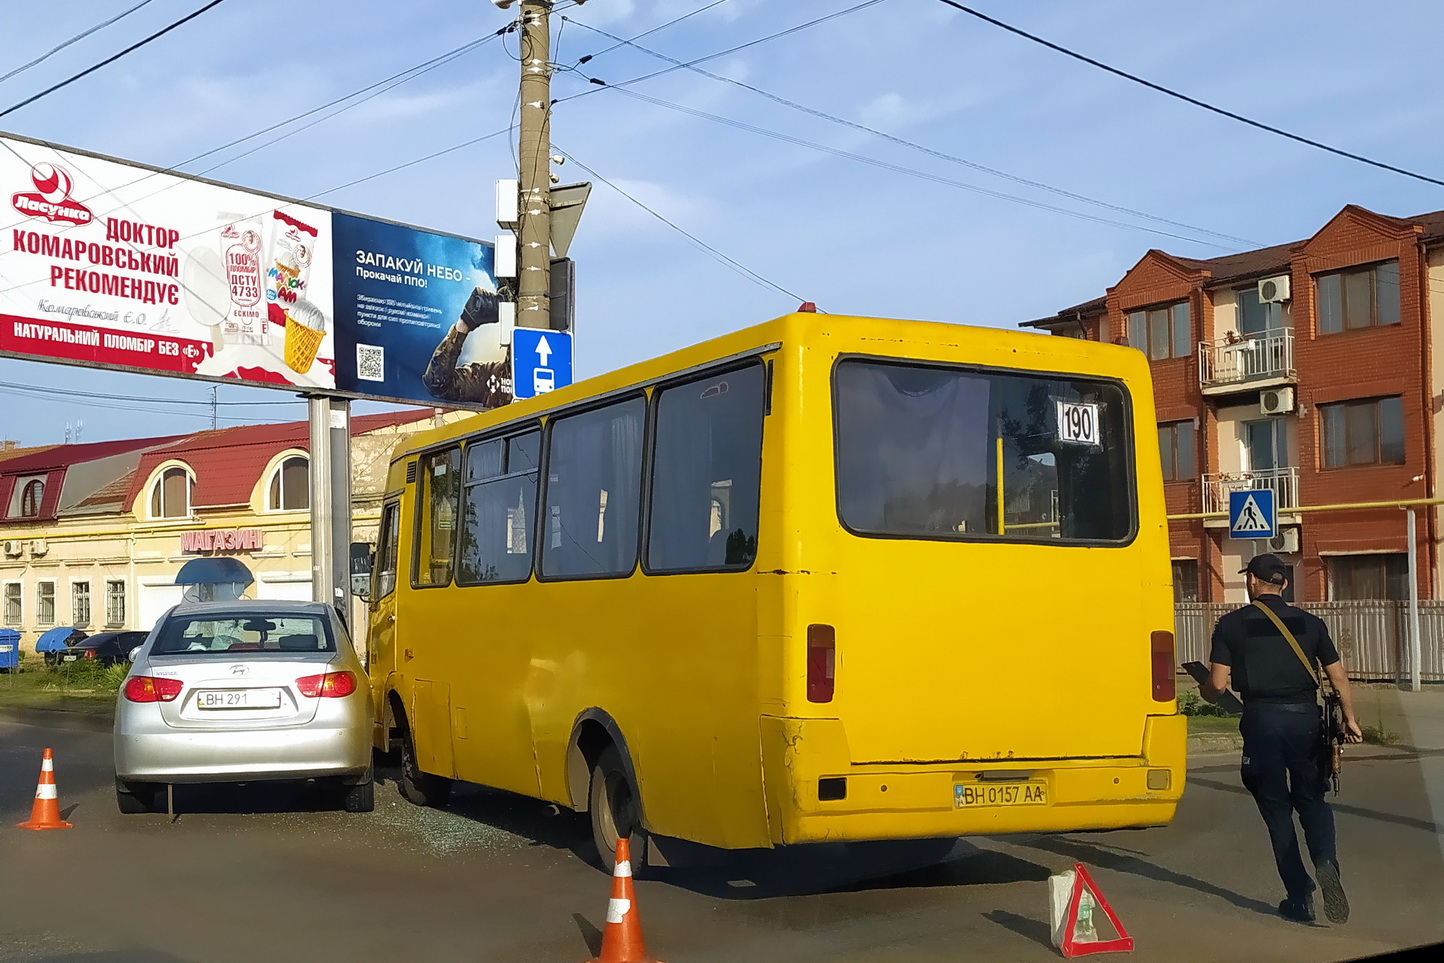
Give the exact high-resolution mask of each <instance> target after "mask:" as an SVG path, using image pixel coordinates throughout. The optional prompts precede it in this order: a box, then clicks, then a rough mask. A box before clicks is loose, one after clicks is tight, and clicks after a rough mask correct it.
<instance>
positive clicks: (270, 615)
mask: <svg viewBox="0 0 1444 963" xmlns="http://www.w3.org/2000/svg"><path fill="white" fill-rule="evenodd" d="M371 719H372V709H371V691H370V686H369V685H368V684H367V682H366V670H365V669H364V668H363V667H362V664H361V660H360V659H359V658H357V656H356V652H355V650H354V648H353V647H352V645H351V639H350V636H348V635H347V634H346V630H345V628H344V627H343V626H342V625H341V623H340V621H339V620H338V619H337V618H336V613H335V611H334V610H333V609H332V608H331V606H329V605H325V604H321V603H316V602H285V601H270V600H258V601H252V600H239V601H226V602H194V603H185V604H182V605H177V606H176V607H175V608H173V609H171V610H170V611H169V612H167V613H166V614H165V615H164V616H162V617H161V619H160V621H159V622H157V623H156V626H155V628H154V629H152V630H151V632H150V635H149V636H148V637H147V638H146V640H145V642H144V644H143V645H141V646H140V648H139V650H138V651H137V652H136V653H135V659H134V664H133V665H132V666H131V669H130V674H129V675H128V676H127V677H126V680H125V684H124V686H123V687H122V688H121V692H120V697H119V699H118V701H117V705H116V711H115V795H116V802H117V803H118V805H119V806H120V811H121V812H123V813H140V812H148V811H150V810H152V809H153V808H155V805H156V802H157V794H158V793H159V791H160V790H161V789H162V788H163V787H165V786H166V785H167V784H175V783H208V782H257V781H262V780H303V779H315V780H318V781H322V782H324V783H326V784H328V785H329V786H330V787H331V790H332V791H333V792H334V794H335V797H336V801H337V803H338V805H340V806H341V807H343V808H344V809H346V810H347V811H348V812H370V811H371V808H372V805H373V783H372V770H371Z"/></svg>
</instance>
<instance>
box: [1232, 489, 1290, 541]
mask: <svg viewBox="0 0 1444 963" xmlns="http://www.w3.org/2000/svg"><path fill="white" fill-rule="evenodd" d="M1274 508H1275V505H1274V493H1273V489H1271V488H1245V489H1243V490H1242V491H1233V492H1229V493H1228V534H1229V536H1230V537H1231V538H1273V537H1274V534H1275V533H1276V532H1277V531H1278V527H1279V525H1278V516H1277V515H1275V514H1274Z"/></svg>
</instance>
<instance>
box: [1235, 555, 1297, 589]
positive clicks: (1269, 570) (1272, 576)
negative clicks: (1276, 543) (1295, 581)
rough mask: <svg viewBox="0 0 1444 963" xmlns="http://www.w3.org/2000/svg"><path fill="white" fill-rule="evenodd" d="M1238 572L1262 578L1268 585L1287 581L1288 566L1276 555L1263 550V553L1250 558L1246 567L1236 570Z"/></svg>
mask: <svg viewBox="0 0 1444 963" xmlns="http://www.w3.org/2000/svg"><path fill="white" fill-rule="evenodd" d="M1238 574H1240V575H1244V574H1248V575H1252V576H1254V577H1255V578H1260V579H1263V580H1264V581H1265V582H1268V583H1269V584H1270V585H1282V584H1284V582H1286V581H1288V578H1289V567H1288V566H1287V565H1285V564H1284V563H1283V560H1282V559H1280V558H1279V557H1278V556H1277V555H1273V554H1270V553H1268V552H1265V553H1264V554H1263V555H1255V556H1254V557H1253V558H1252V559H1250V560H1249V563H1248V565H1247V566H1246V567H1244V568H1241V569H1239V570H1238Z"/></svg>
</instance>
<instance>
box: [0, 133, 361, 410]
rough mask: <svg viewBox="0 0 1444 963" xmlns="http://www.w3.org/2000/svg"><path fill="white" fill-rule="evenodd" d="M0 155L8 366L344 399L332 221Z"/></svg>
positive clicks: (209, 186) (65, 162)
mask: <svg viewBox="0 0 1444 963" xmlns="http://www.w3.org/2000/svg"><path fill="white" fill-rule="evenodd" d="M0 142H3V143H0V148H3V149H0V212H3V214H0V216H3V217H4V223H3V227H0V352H3V353H7V354H12V355H16V356H20V357H25V358H31V359H35V360H49V361H65V362H71V363H79V364H88V365H96V366H103V367H109V368H121V369H126V370H131V371H141V372H147V373H153V374H168V375H181V376H194V377H202V378H211V379H220V380H234V381H239V382H246V383H250V384H262V385H290V386H295V387H299V388H316V389H333V388H335V385H336V376H335V364H334V358H335V349H334V344H335V338H334V334H333V332H332V317H333V313H334V312H333V306H332V302H331V237H330V232H331V212H330V211H329V210H327V209H325V208H320V207H313V206H309V205H305V204H300V203H293V202H285V201H280V200H278V199H275V198H270V197H266V196H263V195H258V194H255V193H252V192H249V191H243V190H240V189H238V188H233V187H228V186H225V185H220V184H215V183H211V182H208V181H200V180H196V179H193V178H187V177H182V176H178V175H175V174H169V173H165V172H160V171H154V170H147V169H144V168H137V167H135V166H134V165H130V164H125V163H122V162H119V161H115V160H111V159H108V158H102V157H96V156H93V155H89V154H84V153H80V152H75V151H69V150H64V149H60V148H55V147H51V146H48V145H44V144H37V143H33V142H30V141H25V140H20V139H15V138H9V137H6V138H0ZM6 202H8V203H6Z"/></svg>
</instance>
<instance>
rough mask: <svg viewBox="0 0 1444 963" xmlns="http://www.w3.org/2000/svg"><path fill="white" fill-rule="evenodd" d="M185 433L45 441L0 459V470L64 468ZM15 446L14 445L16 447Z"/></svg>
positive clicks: (8, 472)
mask: <svg viewBox="0 0 1444 963" xmlns="http://www.w3.org/2000/svg"><path fill="white" fill-rule="evenodd" d="M185 437H186V436H185V435H163V436H161V437H159V438H126V439H123V440H121V441H93V442H89V443H87V444H83V445H46V446H43V447H39V448H27V449H25V453H24V454H20V455H16V456H15V457H6V458H5V459H4V460H3V461H0V472H4V473H5V474H11V473H29V472H39V471H45V470H47V469H50V468H68V467H70V466H71V465H78V464H80V463H81V462H86V461H95V460H96V459H98V458H109V457H111V456H112V455H123V454H125V453H126V452H131V451H139V450H140V449H142V448H153V447H155V446H156V445H164V444H168V443H170V442H174V441H180V440H182V439H184V438H185ZM17 450H18V449H17Z"/></svg>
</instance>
